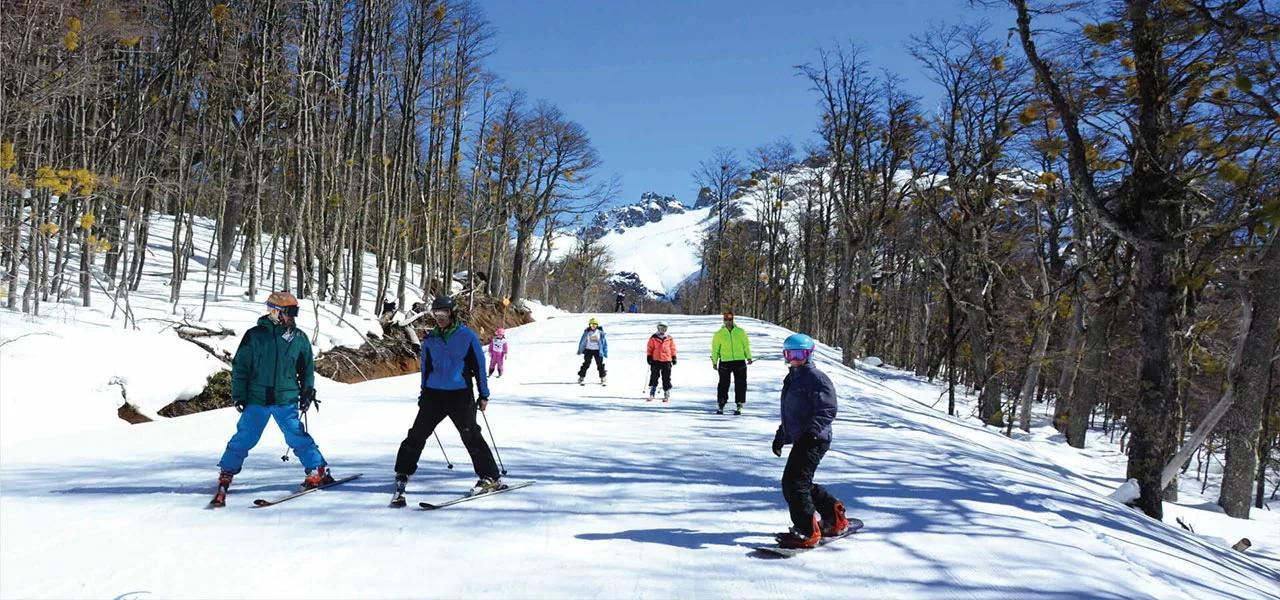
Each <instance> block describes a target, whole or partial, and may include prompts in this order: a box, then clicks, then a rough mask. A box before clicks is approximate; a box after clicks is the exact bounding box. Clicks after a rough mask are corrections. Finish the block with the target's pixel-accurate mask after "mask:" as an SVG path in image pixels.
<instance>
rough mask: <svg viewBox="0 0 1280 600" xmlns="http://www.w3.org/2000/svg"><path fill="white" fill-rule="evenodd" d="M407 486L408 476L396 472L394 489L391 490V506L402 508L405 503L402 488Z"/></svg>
mask: <svg viewBox="0 0 1280 600" xmlns="http://www.w3.org/2000/svg"><path fill="white" fill-rule="evenodd" d="M407 487H409V476H408V475H405V474H404V473H396V491H394V492H391V508H404V505H405V504H407V502H406V501H405V499H404V490H405V488H407Z"/></svg>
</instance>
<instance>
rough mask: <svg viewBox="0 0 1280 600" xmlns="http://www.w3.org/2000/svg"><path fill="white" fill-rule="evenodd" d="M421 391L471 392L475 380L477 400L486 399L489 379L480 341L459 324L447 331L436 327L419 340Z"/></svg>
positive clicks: (467, 328)
mask: <svg viewBox="0 0 1280 600" xmlns="http://www.w3.org/2000/svg"><path fill="white" fill-rule="evenodd" d="M421 367H422V391H423V392H426V391H427V390H428V389H432V390H462V389H470V388H471V379H472V378H475V380H476V384H477V385H478V386H479V388H480V397H481V398H488V397H489V377H488V374H487V372H486V371H485V364H484V350H482V349H481V347H480V337H479V336H477V335H476V333H475V332H474V331H471V329H470V328H469V327H467V326H466V325H463V324H462V323H455V324H454V326H453V327H451V328H450V329H448V330H447V331H441V330H440V328H439V327H436V328H434V329H432V330H431V331H430V332H429V333H427V337H426V339H424V340H422V365H421Z"/></svg>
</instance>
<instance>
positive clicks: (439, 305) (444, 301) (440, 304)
mask: <svg viewBox="0 0 1280 600" xmlns="http://www.w3.org/2000/svg"><path fill="white" fill-rule="evenodd" d="M457 308H458V301H457V300H454V299H453V298H450V297H449V296H440V297H437V298H436V299H435V300H432V301H431V310H455V309H457Z"/></svg>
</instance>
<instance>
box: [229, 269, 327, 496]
mask: <svg viewBox="0 0 1280 600" xmlns="http://www.w3.org/2000/svg"><path fill="white" fill-rule="evenodd" d="M266 304H267V314H266V315H264V316H262V317H259V318H258V324H257V325H255V326H254V327H252V328H250V329H249V330H248V331H246V332H244V337H242V338H240V347H239V348H237V349H236V355H235V358H234V359H233V360H232V365H231V401H232V402H234V403H235V407H236V410H238V411H240V420H239V421H237V422H236V433H235V435H233V436H231V441H229V442H227V449H226V451H224V452H223V453H222V460H220V461H218V466H219V467H221V469H222V471H221V473H220V474H219V476H218V492H217V494H216V496H215V497H214V503H217V504H220V503H222V502H223V501H224V499H225V496H226V493H227V490H228V489H229V488H230V487H231V479H232V477H234V476H235V475H236V474H238V473H239V472H240V468H241V467H242V466H244V459H245V457H247V456H248V455H249V451H250V450H252V449H253V447H254V446H256V445H258V440H259V439H260V438H261V437H262V430H263V429H264V428H266V426H267V421H269V420H270V419H273V418H274V419H275V421H276V425H277V426H279V427H280V432H281V433H283V434H284V441H285V443H286V444H288V445H289V447H290V448H292V449H293V453H294V454H296V455H297V456H298V460H299V461H301V462H302V466H303V468H305V469H306V472H307V475H306V479H304V480H303V481H302V487H303V489H308V488H313V487H316V486H319V485H324V484H327V483H332V482H333V476H332V475H330V474H329V469H328V467H327V463H326V462H325V460H324V456H322V455H321V454H320V448H319V446H317V445H316V441H315V440H314V439H312V437H311V434H309V433H307V429H306V427H305V426H303V424H302V421H301V420H300V419H299V418H298V415H299V412H301V413H306V412H307V409H309V408H310V407H311V404H312V403H313V402H314V403H316V405H317V407H318V406H319V403H320V401H319V400H316V390H315V381H316V380H315V363H314V362H313V361H314V359H313V357H312V354H311V341H310V340H308V339H307V335H306V334H305V333H303V332H301V331H299V330H298V329H297V328H296V327H295V320H296V319H297V317H298V299H297V298H295V297H294V296H293V294H290V293H289V292H275V293H273V294H271V295H270V296H268V297H267V302H266Z"/></svg>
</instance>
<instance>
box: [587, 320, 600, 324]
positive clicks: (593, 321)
mask: <svg viewBox="0 0 1280 600" xmlns="http://www.w3.org/2000/svg"><path fill="white" fill-rule="evenodd" d="M599 324H600V321H597V320H595V319H591V320H590V321H587V325H599Z"/></svg>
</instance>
